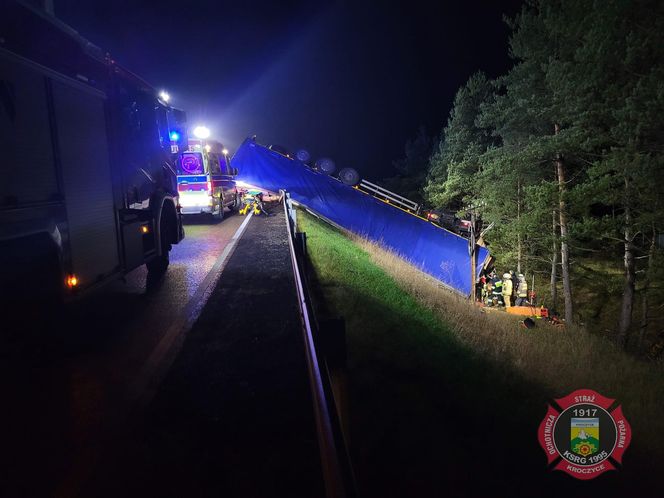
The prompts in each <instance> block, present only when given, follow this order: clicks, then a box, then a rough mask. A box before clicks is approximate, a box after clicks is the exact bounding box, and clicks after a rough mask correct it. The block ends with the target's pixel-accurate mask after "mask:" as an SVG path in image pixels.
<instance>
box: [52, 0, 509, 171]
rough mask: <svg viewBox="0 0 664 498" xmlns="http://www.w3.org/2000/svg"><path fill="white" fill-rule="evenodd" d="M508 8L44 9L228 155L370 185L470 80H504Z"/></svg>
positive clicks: (195, 4)
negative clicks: (315, 167)
mask: <svg viewBox="0 0 664 498" xmlns="http://www.w3.org/2000/svg"><path fill="white" fill-rule="evenodd" d="M521 3H522V2H521V1H517V0H510V1H501V2H495V1H489V0H487V1H470V0H469V1H466V2H454V3H452V2H445V1H443V0H440V1H438V2H430V3H426V2H420V1H414V0H413V1H407V2H403V3H401V4H399V5H397V4H392V3H385V4H383V3H381V2H376V3H375V5H368V4H365V3H359V2H343V1H338V2H315V1H295V0H289V1H280V2H266V1H262V0H260V1H239V0H235V1H232V2H229V1H225V0H224V1H217V2H213V1H209V2H205V1H201V0H198V1H188V2H181V1H180V2H174V1H171V0H162V1H141V2H136V1H127V0H117V1H113V2H105V3H101V2H89V1H85V0H55V13H56V16H58V17H59V18H60V19H62V20H63V21H65V22H67V23H68V24H71V25H72V26H73V27H74V28H75V29H76V30H77V31H79V32H80V33H81V34H82V35H83V36H85V37H86V38H88V39H90V41H92V42H93V43H95V44H97V45H99V46H101V47H102V48H104V49H105V50H108V51H109V52H110V53H111V54H112V55H113V57H114V58H115V59H116V60H117V61H118V62H120V63H121V64H122V65H124V66H126V67H127V68H128V69H130V70H132V71H134V72H136V73H137V74H139V75H141V76H142V77H143V78H144V79H146V80H147V81H149V82H150V83H152V84H153V85H154V86H155V87H157V88H160V89H161V88H164V89H166V90H168V92H169V93H170V94H171V96H172V97H173V101H172V103H173V105H175V106H176V107H180V108H182V109H184V110H185V111H187V114H188V120H189V124H190V126H191V127H192V128H193V126H194V125H196V124H199V123H204V124H206V125H208V126H209V127H210V128H211V129H212V134H213V137H214V138H217V139H219V140H221V141H223V142H224V143H225V144H226V145H227V146H228V147H229V148H230V149H231V150H234V149H235V148H236V147H237V146H238V145H239V144H240V143H241V142H242V140H243V139H244V138H246V137H247V136H249V135H253V134H257V135H258V141H259V142H260V143H263V144H266V145H267V144H280V145H282V146H285V147H287V148H289V149H291V150H293V151H295V150H297V149H299V148H306V149H308V150H309V151H310V152H311V153H312V155H313V157H314V158H316V157H321V156H329V157H332V158H333V159H334V160H335V161H336V163H337V167H338V168H340V167H345V166H351V167H354V168H356V169H357V170H358V171H359V172H360V174H361V175H362V176H365V177H367V178H369V179H379V178H382V177H386V176H390V175H392V174H393V170H392V166H391V163H392V160H393V159H396V158H398V157H400V156H401V155H402V154H403V147H404V144H405V142H406V140H407V139H408V138H410V137H412V136H414V135H415V133H416V131H417V128H418V127H419V125H420V124H422V125H425V126H426V128H427V130H428V132H429V133H430V134H432V135H433V134H437V133H438V132H439V131H440V129H441V128H442V126H443V125H444V124H445V123H446V121H447V117H448V113H449V110H450V107H451V105H452V101H453V99H454V94H455V93H456V90H457V89H458V87H459V86H460V85H461V84H463V83H464V82H465V81H466V80H467V78H468V77H469V76H470V75H471V74H472V73H474V72H475V71H477V70H483V71H485V72H486V73H488V74H489V75H490V76H497V75H499V74H502V73H504V72H505V71H506V70H508V69H509V67H510V65H511V62H510V59H509V57H508V50H507V39H508V34H509V30H508V28H507V26H506V25H505V23H504V22H503V20H502V17H503V14H508V15H510V16H513V15H514V14H515V13H516V12H517V11H518V10H519V8H520V4H521Z"/></svg>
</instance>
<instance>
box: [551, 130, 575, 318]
mask: <svg viewBox="0 0 664 498" xmlns="http://www.w3.org/2000/svg"><path fill="white" fill-rule="evenodd" d="M554 131H555V134H556V135H557V134H558V133H560V125H558V124H555V125H554ZM555 165H556V174H557V176H558V216H559V220H560V221H559V224H560V267H561V270H562V274H563V297H564V299H565V322H567V324H568V325H571V324H572V323H574V305H573V304H572V282H571V280H570V273H569V245H568V242H567V206H566V205H565V193H566V191H567V184H566V180H565V165H564V164H563V158H562V155H560V154H558V155H556V159H555Z"/></svg>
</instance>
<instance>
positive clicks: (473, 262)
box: [468, 210, 477, 302]
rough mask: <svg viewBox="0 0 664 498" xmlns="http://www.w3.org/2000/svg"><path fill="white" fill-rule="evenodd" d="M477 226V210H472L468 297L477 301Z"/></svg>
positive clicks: (469, 241)
mask: <svg viewBox="0 0 664 498" xmlns="http://www.w3.org/2000/svg"><path fill="white" fill-rule="evenodd" d="M476 227H477V218H476V216H475V211H474V210H472V211H471V212H470V240H468V252H469V253H470V296H468V298H469V299H470V300H471V301H472V302H475V300H476V299H477V295H476V292H475V286H476V285H477V251H476V249H477V236H476V234H475V233H476V232H475V228H476Z"/></svg>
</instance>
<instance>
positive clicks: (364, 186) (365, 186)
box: [358, 180, 421, 213]
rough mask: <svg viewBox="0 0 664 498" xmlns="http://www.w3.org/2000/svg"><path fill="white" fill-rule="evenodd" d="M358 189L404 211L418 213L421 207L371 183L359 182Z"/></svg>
mask: <svg viewBox="0 0 664 498" xmlns="http://www.w3.org/2000/svg"><path fill="white" fill-rule="evenodd" d="M358 188H359V189H361V190H367V191H369V193H370V194H371V195H373V196H374V197H378V198H380V199H383V200H387V201H389V202H391V203H393V204H396V205H397V206H399V207H400V208H402V209H405V210H406V211H412V212H414V213H419V211H420V207H421V206H420V205H419V204H418V203H417V202H415V201H411V200H410V199H408V198H406V197H404V196H402V195H399V194H396V193H394V192H392V191H391V190H387V189H386V188H383V187H381V186H380V185H376V184H375V183H371V182H369V181H367V180H362V181H360V183H359V185H358Z"/></svg>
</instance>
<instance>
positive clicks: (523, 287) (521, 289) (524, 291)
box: [516, 280, 528, 297]
mask: <svg viewBox="0 0 664 498" xmlns="http://www.w3.org/2000/svg"><path fill="white" fill-rule="evenodd" d="M516 295H517V297H528V282H526V281H525V280H520V281H519V285H517V287H516Z"/></svg>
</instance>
